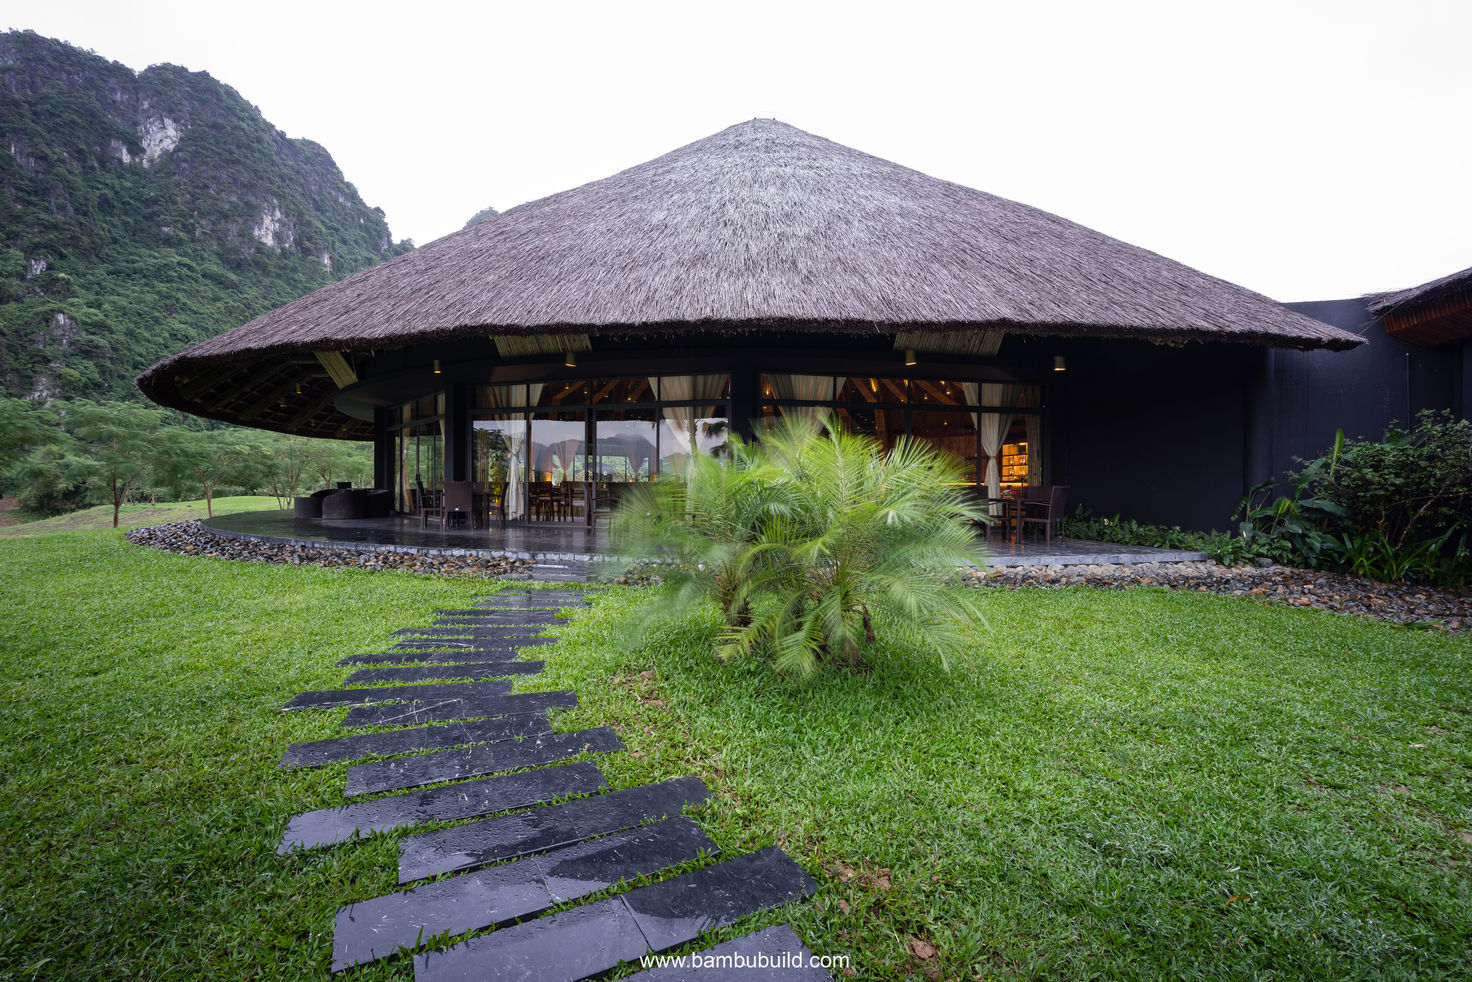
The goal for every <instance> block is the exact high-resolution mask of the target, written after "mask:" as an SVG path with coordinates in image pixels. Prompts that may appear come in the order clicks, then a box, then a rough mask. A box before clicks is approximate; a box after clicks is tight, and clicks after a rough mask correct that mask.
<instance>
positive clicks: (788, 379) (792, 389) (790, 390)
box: [767, 375, 838, 419]
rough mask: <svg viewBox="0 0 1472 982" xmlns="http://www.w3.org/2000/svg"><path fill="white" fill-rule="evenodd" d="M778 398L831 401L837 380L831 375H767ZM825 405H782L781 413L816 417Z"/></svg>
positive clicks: (836, 388) (806, 417)
mask: <svg viewBox="0 0 1472 982" xmlns="http://www.w3.org/2000/svg"><path fill="white" fill-rule="evenodd" d="M767 378H769V379H771V380H772V388H773V389H775V390H776V393H777V398H778V399H801V400H802V401H804V402H827V403H831V402H832V401H833V397H834V395H835V394H836V393H837V392H838V380H837V379H835V378H834V377H833V376H832V375H768V376H767ZM827 408H828V407H826V406H783V407H782V415H784V416H786V415H787V414H788V413H791V414H792V415H794V416H799V417H801V418H803V419H816V418H817V416H818V415H819V414H820V413H822V412H824V411H825V410H826V409H827Z"/></svg>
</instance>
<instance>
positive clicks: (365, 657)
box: [337, 638, 557, 668]
mask: <svg viewBox="0 0 1472 982" xmlns="http://www.w3.org/2000/svg"><path fill="white" fill-rule="evenodd" d="M556 642H557V639H556V638H533V639H530V640H527V641H522V642H518V643H516V644H514V645H503V646H500V647H483V646H480V645H477V646H475V647H473V648H472V647H470V646H468V645H467V646H466V647H463V648H455V649H453V650H451V651H439V650H435V649H433V648H413V649H409V650H405V651H383V652H373V653H369V654H361V655H348V656H347V657H346V658H343V659H342V660H341V661H339V662H338V663H337V667H338V668H348V667H351V666H353V665H406V664H413V665H453V664H455V663H457V662H493V661H496V662H500V661H515V660H516V659H518V658H520V657H521V655H522V652H521V650H520V649H522V648H533V647H535V646H537V645H542V644H555V643H556Z"/></svg>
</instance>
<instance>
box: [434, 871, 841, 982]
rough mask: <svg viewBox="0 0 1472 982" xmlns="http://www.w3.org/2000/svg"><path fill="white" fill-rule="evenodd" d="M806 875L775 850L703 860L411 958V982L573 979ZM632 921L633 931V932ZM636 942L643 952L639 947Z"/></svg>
mask: <svg viewBox="0 0 1472 982" xmlns="http://www.w3.org/2000/svg"><path fill="white" fill-rule="evenodd" d="M816 889H817V884H816V883H814V882H813V879H812V877H810V876H808V875H807V874H806V873H804V872H803V871H802V869H801V868H800V867H798V865H797V864H796V863H794V862H793V861H792V860H791V859H789V858H788V857H787V854H786V853H784V852H782V850H780V849H776V848H772V849H763V850H762V851H761V852H757V853H752V854H751V855H749V856H738V857H737V858H735V859H731V860H727V861H726V862H724V863H718V864H716V865H715V866H707V867H706V868H704V869H699V870H696V871H695V872H693V873H686V874H685V875H683V876H677V877H674V878H673V879H669V880H664V881H663V882H660V883H655V884H652V885H650V886H647V887H639V888H638V889H636V890H630V891H629V892H628V893H625V894H622V895H620V896H617V897H610V898H608V899H607V900H600V901H598V902H596V903H592V904H588V905H587V906H584V907H575V908H573V909H572V910H570V911H566V912H564V913H560V914H553V915H552V916H551V917H542V918H538V919H537V920H534V921H528V922H526V923H524V924H517V925H515V926H512V927H507V928H503V929H501V930H499V931H495V932H493V933H491V934H483V935H481V936H480V937H477V938H471V939H470V940H469V941H462V942H461V943H460V944H457V945H454V946H452V947H450V948H446V949H445V950H444V951H431V952H425V953H424V954H421V955H416V956H415V958H414V979H415V982H444V980H448V979H466V978H474V979H481V980H487V982H495V980H501V979H505V980H511V979H517V980H521V979H537V980H538V982H577V980H579V979H585V978H587V977H589V976H590V975H597V974H600V973H602V972H606V971H608V970H610V969H612V968H615V967H616V966H617V965H618V963H619V962H621V961H632V960H633V959H635V958H638V957H639V956H641V955H643V954H645V953H646V952H647V951H667V950H669V949H670V948H674V947H677V946H679V945H682V944H686V943H688V942H690V941H693V940H695V939H696V938H697V937H699V936H700V933H701V932H702V931H713V930H715V929H717V928H721V927H724V926H726V925H727V924H731V923H733V922H735V921H736V920H738V919H740V918H742V917H745V916H747V915H749V914H755V913H757V912H758V911H762V910H767V909H769V908H772V907H777V906H780V905H782V904H785V903H788V902H790V901H792V900H797V899H799V898H802V897H808V896H811V895H812V894H813V892H814V891H816ZM630 927H632V928H633V929H634V930H633V931H630ZM640 944H642V945H643V949H642V950H636V949H637V948H638V946H639V945H640Z"/></svg>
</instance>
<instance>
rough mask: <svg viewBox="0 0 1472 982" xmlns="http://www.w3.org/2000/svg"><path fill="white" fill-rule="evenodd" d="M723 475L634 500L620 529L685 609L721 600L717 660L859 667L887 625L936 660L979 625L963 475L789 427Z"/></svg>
mask: <svg viewBox="0 0 1472 982" xmlns="http://www.w3.org/2000/svg"><path fill="white" fill-rule="evenodd" d="M729 448H730V459H729V461H728V462H727V463H725V464H722V463H721V462H718V461H715V460H711V459H702V460H698V461H695V462H692V466H691V467H690V469H689V470H688V471H687V472H686V475H685V479H684V480H683V481H679V482H661V483H658V484H653V485H643V486H640V487H639V488H637V489H636V490H635V491H634V493H632V494H631V495H630V497H629V498H628V499H626V500H625V501H624V502H623V503H622V504H621V506H620V508H619V510H618V512H617V513H616V516H615V526H614V527H615V533H616V535H617V536H618V537H619V539H620V541H621V542H623V543H624V545H625V546H626V547H627V548H630V549H633V550H637V551H639V552H640V553H643V554H649V553H650V552H651V551H652V552H653V554H655V555H662V556H663V557H664V558H666V559H669V560H672V561H673V564H672V565H671V567H670V570H669V573H670V577H671V578H672V579H674V580H675V581H676V584H677V597H678V598H679V606H683V605H684V604H687V603H689V602H691V601H693V600H696V599H701V598H710V599H713V600H714V601H715V602H716V604H717V605H718V606H719V608H720V610H721V613H722V616H723V617H724V618H725V623H726V628H725V631H724V632H723V634H722V637H721V641H722V644H721V645H720V646H719V648H718V653H719V654H720V655H721V656H722V657H731V656H736V655H756V656H759V657H767V658H771V659H772V660H773V661H774V663H775V664H776V666H777V668H778V669H780V670H782V671H784V672H790V673H793V674H798V675H804V676H806V675H811V674H812V673H813V672H814V671H815V670H816V669H817V668H818V666H819V665H820V664H822V663H825V662H834V661H839V660H842V661H844V662H846V663H848V664H850V665H856V664H859V663H860V662H861V661H862V658H863V651H864V649H865V647H866V646H867V645H869V644H872V643H873V642H874V641H875V640H876V629H877V628H878V626H879V625H880V624H881V623H882V622H883V621H884V620H885V619H886V618H892V619H894V620H895V621H897V622H901V623H905V624H908V625H910V626H912V627H914V628H916V629H918V630H919V631H920V632H922V634H923V635H924V636H925V637H926V638H927V639H928V640H929V641H930V642H932V644H931V645H930V646H931V647H932V649H933V650H935V651H937V652H941V653H942V658H944V652H945V650H946V649H947V647H948V645H949V644H951V643H953V642H954V641H955V640H956V638H958V637H959V636H960V634H961V633H962V632H963V630H964V629H965V627H966V625H967V624H968V623H974V622H975V621H976V620H979V619H981V611H980V609H979V607H978V601H977V594H976V593H975V592H974V591H970V590H967V589H965V588H963V587H960V586H959V584H957V583H956V579H957V577H956V571H957V569H958V567H964V566H966V565H968V564H977V563H979V562H981V560H982V555H981V550H980V545H979V543H978V540H977V537H976V528H975V525H974V524H973V523H974V522H977V521H980V520H983V515H982V510H981V508H980V506H979V505H977V504H975V503H974V502H972V501H971V500H970V499H968V498H967V496H966V495H965V494H964V493H963V492H962V491H961V490H959V489H960V488H961V486H962V483H963V475H962V472H961V469H960V466H959V464H958V462H956V461H954V460H953V459H951V458H950V457H948V456H946V455H944V454H942V453H941V452H939V451H937V450H936V449H935V448H934V447H932V446H930V445H928V444H925V443H924V442H922V441H909V440H905V441H901V442H900V443H898V444H897V445H896V446H895V447H894V449H892V450H890V451H889V452H888V453H885V452H884V450H883V448H882V447H881V446H880V445H879V443H878V442H877V441H876V440H873V439H872V438H870V437H866V436H860V435H858V434H854V433H851V432H847V431H845V430H843V429H842V428H840V427H839V426H838V425H837V424H836V423H834V422H833V421H832V420H826V421H823V422H813V421H807V420H803V419H798V418H787V419H784V420H782V421H780V422H779V423H778V424H777V425H776V426H774V427H772V428H771V429H769V430H768V431H767V433H766V434H765V435H764V436H763V439H762V440H761V442H760V443H753V444H748V443H745V442H743V441H741V440H739V439H737V438H735V437H732V438H731V440H730V442H729Z"/></svg>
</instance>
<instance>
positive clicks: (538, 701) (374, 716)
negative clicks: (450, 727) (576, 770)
mask: <svg viewBox="0 0 1472 982" xmlns="http://www.w3.org/2000/svg"><path fill="white" fill-rule="evenodd" d="M577 704H578V694H577V693H576V692H570V691H568V690H565V689H563V690H559V691H557V692H513V693H510V694H509V695H504V696H486V697H485V698H475V699H433V700H430V699H426V700H420V701H414V702H400V703H394V704H393V705H390V706H359V707H358V708H357V709H353V710H350V711H349V712H348V714H347V716H345V717H343V721H342V724H341V725H342V727H343V728H344V729H351V728H352V727H355V726H414V725H418V724H422V723H448V722H450V721H452V720H460V719H479V718H481V717H483V716H515V715H517V714H519V713H545V712H546V711H547V710H549V709H571V708H572V707H573V706H576V705H577Z"/></svg>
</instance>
